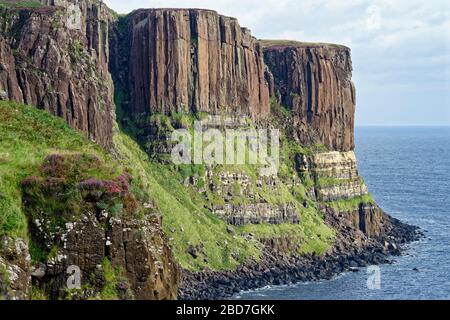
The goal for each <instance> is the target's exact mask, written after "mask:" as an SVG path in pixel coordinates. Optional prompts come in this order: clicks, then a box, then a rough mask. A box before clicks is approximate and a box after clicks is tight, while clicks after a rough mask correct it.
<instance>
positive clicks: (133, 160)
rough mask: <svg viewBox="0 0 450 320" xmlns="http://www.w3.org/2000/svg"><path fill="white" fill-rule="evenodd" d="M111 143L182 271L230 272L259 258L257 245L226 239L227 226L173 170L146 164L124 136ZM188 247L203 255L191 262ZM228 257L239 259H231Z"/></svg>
mask: <svg viewBox="0 0 450 320" xmlns="http://www.w3.org/2000/svg"><path fill="white" fill-rule="evenodd" d="M114 143H115V145H116V150H117V151H116V152H117V154H118V157H119V158H120V161H121V162H122V163H123V164H125V165H126V166H128V167H130V168H131V170H132V173H133V176H134V177H137V179H139V184H141V185H142V188H141V190H143V191H144V192H148V194H149V196H150V197H151V198H152V199H153V201H154V202H155V205H156V207H157V209H158V210H159V211H160V212H161V214H162V217H163V230H164V232H165V233H166V235H167V236H168V237H169V238H171V241H170V244H171V246H172V250H173V252H174V254H175V257H176V259H177V261H178V262H179V263H180V265H181V266H182V267H184V268H187V269H190V270H199V269H202V268H205V267H209V268H212V269H234V268H236V267H237V266H238V265H239V264H240V263H242V262H244V261H245V260H246V259H249V258H256V259H258V258H259V257H260V255H261V247H260V245H259V244H258V243H257V242H248V241H247V240H245V239H244V238H243V237H241V236H236V237H233V236H231V235H229V234H228V233H227V231H226V229H227V224H226V223H225V222H223V221H222V220H220V219H218V218H217V217H216V216H214V215H213V214H212V213H211V212H209V210H205V209H204V205H205V204H206V202H205V199H204V198H203V197H202V196H201V195H200V194H199V193H198V192H197V191H196V190H195V189H194V188H193V187H192V186H190V187H185V186H184V185H183V184H182V183H181V181H182V180H183V177H182V175H181V173H180V172H179V171H178V169H177V167H176V166H171V165H164V164H158V163H154V162H150V161H149V158H148V156H147V154H146V153H144V152H143V151H142V150H141V149H140V147H139V146H138V145H137V144H136V142H134V141H133V140H132V139H130V138H129V137H128V136H126V135H125V134H118V135H116V136H115V137H114ZM190 245H193V246H199V245H201V246H203V248H204V249H203V251H204V254H203V253H201V254H200V256H199V257H198V258H197V259H194V258H192V257H191V256H190V255H189V253H188V252H187V249H188V247H189V246H190ZM232 253H233V254H234V255H235V256H238V257H239V259H238V260H235V259H233V258H232V257H231V254H232ZM205 258H207V259H208V262H205V261H204V259H205Z"/></svg>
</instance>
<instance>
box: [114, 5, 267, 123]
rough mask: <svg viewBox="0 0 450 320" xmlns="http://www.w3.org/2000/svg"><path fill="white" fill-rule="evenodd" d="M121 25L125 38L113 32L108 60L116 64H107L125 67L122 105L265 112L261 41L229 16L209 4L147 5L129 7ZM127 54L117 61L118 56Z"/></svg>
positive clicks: (147, 109)
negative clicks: (126, 98) (200, 6)
mask: <svg viewBox="0 0 450 320" xmlns="http://www.w3.org/2000/svg"><path fill="white" fill-rule="evenodd" d="M122 28H125V29H127V31H126V32H125V33H122V36H123V37H125V40H123V39H122V40H120V39H119V40H117V39H112V43H113V49H114V50H118V53H117V54H114V53H115V52H114V50H113V63H114V62H116V63H119V65H118V66H117V65H116V66H114V65H113V66H112V69H113V70H114V69H117V71H119V70H118V69H120V68H126V69H128V74H127V75H126V76H123V77H119V78H121V79H122V80H123V81H124V82H125V83H124V87H125V90H126V91H128V93H129V97H130V101H129V106H128V108H127V109H128V111H129V112H131V113H133V114H140V113H147V114H149V113H166V114H167V113H171V112H208V113H211V114H219V113H220V112H227V113H229V114H233V115H237V114H243V115H248V116H252V117H254V118H258V117H263V116H264V115H267V113H268V112H269V91H268V85H267V83H266V81H265V77H264V72H265V65H264V62H263V54H262V49H261V46H260V44H259V42H258V41H256V40H255V39H254V38H252V36H251V34H250V31H249V30H248V29H245V28H241V27H240V26H239V23H238V21H237V20H236V19H234V18H229V17H225V16H221V15H219V14H217V13H216V12H214V11H210V10H199V9H149V10H138V11H136V12H134V13H132V14H131V15H130V16H129V17H128V18H127V23H126V24H125V26H123V27H122ZM119 36H120V33H119ZM124 41H127V42H128V48H126V49H125V51H128V52H124V48H123V42H124ZM120 43H122V48H120V47H119V46H120ZM127 53H128V61H125V62H124V61H123V59H121V57H120V56H121V55H122V56H123V55H124V54H125V55H126V54H127ZM125 60H127V59H125ZM124 63H125V65H124Z"/></svg>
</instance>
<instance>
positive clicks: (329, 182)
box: [301, 151, 369, 201]
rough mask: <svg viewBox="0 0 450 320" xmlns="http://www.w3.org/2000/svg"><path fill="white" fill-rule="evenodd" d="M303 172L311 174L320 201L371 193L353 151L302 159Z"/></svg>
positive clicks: (316, 155)
mask: <svg viewBox="0 0 450 320" xmlns="http://www.w3.org/2000/svg"><path fill="white" fill-rule="evenodd" d="M301 170H302V171H304V172H308V173H310V175H311V177H312V178H313V180H314V182H315V195H316V197H317V200H319V201H337V200H348V199H352V198H355V197H360V196H363V195H366V194H368V193H369V191H368V189H367V186H366V185H365V184H364V182H363V180H362V179H361V177H360V176H359V174H358V168H357V162H356V156H355V153H354V152H353V151H348V152H337V151H333V152H321V153H315V154H313V155H311V156H309V157H307V156H304V157H303V159H302V165H301Z"/></svg>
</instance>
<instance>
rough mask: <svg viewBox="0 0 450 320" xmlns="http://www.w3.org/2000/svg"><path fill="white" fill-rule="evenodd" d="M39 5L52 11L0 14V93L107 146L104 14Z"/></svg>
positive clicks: (88, 5) (62, 4)
mask: <svg viewBox="0 0 450 320" xmlns="http://www.w3.org/2000/svg"><path fill="white" fill-rule="evenodd" d="M41 2H42V3H44V4H46V5H47V4H49V5H52V6H43V7H41V8H36V9H32V8H30V9H0V15H1V18H0V30H1V32H0V61H1V63H0V92H3V93H4V97H3V98H7V99H11V100H16V101H19V102H24V103H26V104H30V105H33V106H36V107H38V108H42V109H45V110H47V111H48V112H50V113H51V114H53V115H56V116H59V117H62V118H64V119H65V120H66V121H67V123H69V124H70V125H71V126H72V127H74V128H76V129H79V130H82V131H84V132H85V133H86V134H87V135H88V136H89V137H90V138H91V139H93V140H95V141H96V142H98V143H99V144H101V145H103V146H109V145H110V143H111V140H112V126H113V121H114V117H115V114H114V113H115V108H114V102H113V91H114V89H113V83H112V80H111V76H110V74H109V71H108V61H109V47H108V25H109V23H110V21H111V20H112V17H111V15H110V13H109V9H108V8H107V7H106V6H105V5H103V4H102V3H100V2H98V1H88V0H80V1H58V0H54V1H50V0H48V1H44V0H42V1H41ZM53 5H56V6H53Z"/></svg>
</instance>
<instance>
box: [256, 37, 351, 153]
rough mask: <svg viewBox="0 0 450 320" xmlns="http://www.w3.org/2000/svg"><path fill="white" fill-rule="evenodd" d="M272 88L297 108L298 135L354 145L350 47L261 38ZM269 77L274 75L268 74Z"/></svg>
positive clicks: (335, 145) (338, 147)
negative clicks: (271, 77)
mask: <svg viewBox="0 0 450 320" xmlns="http://www.w3.org/2000/svg"><path fill="white" fill-rule="evenodd" d="M262 44H263V45H264V59H265V62H266V64H267V66H268V68H269V70H270V72H271V73H272V75H273V89H272V90H271V91H272V93H273V94H274V95H275V97H276V98H277V99H278V100H279V102H280V103H281V104H282V105H284V106H286V107H288V108H289V109H290V110H292V114H293V117H294V127H295V129H296V137H297V139H298V140H299V141H300V142H301V143H302V144H304V145H314V144H316V143H322V144H324V145H325V146H326V147H328V149H329V150H335V151H349V150H353V148H354V137H353V131H354V113H355V88H354V86H353V83H352V81H351V76H352V62H351V57H350V49H348V48H347V47H344V46H338V45H331V44H312V43H301V42H295V41H290V42H289V41H269V40H267V41H262ZM269 79H270V77H269Z"/></svg>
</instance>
